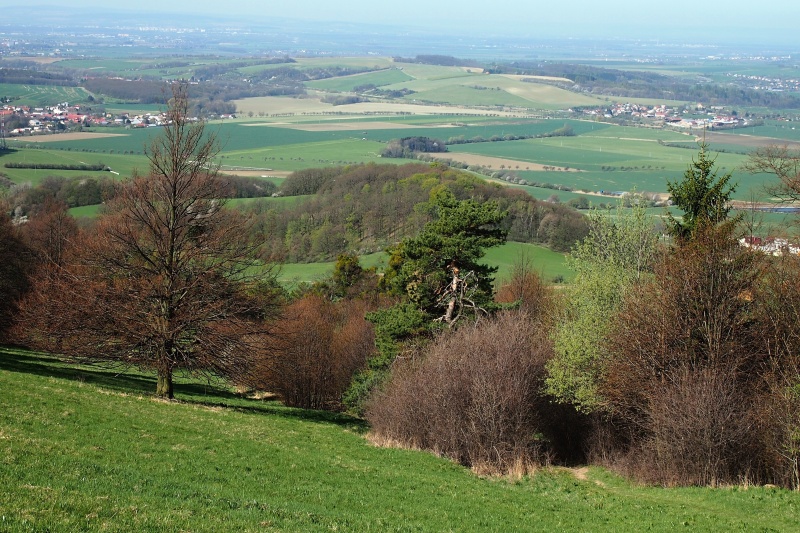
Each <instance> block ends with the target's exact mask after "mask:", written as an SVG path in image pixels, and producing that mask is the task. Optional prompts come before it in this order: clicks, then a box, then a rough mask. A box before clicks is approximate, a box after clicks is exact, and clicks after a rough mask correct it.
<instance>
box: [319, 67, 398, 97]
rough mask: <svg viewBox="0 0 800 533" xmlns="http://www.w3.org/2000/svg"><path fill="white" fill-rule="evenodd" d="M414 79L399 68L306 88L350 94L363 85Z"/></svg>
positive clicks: (355, 75)
mask: <svg viewBox="0 0 800 533" xmlns="http://www.w3.org/2000/svg"><path fill="white" fill-rule="evenodd" d="M412 79H413V78H412V77H411V76H409V75H408V74H405V73H404V72H403V71H402V70H399V69H397V68H392V69H384V70H379V71H377V72H365V73H363V74H353V75H351V76H342V77H339V78H331V79H327V80H315V81H309V82H306V86H307V87H310V88H312V89H321V90H324V91H333V92H349V91H352V90H353V88H354V87H358V86H361V85H370V84H371V85H375V86H376V87H383V86H384V85H392V84H394V83H402V82H406V81H409V80H412Z"/></svg>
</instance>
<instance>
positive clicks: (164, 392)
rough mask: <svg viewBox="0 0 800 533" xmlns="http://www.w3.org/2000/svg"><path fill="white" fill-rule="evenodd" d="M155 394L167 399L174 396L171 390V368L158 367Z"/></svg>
mask: <svg viewBox="0 0 800 533" xmlns="http://www.w3.org/2000/svg"><path fill="white" fill-rule="evenodd" d="M156 396H159V397H161V398H167V399H169V400H171V399H173V398H174V397H175V395H174V393H173V390H172V370H170V369H159V371H158V385H156Z"/></svg>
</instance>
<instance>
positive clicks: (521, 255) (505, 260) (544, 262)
mask: <svg viewBox="0 0 800 533" xmlns="http://www.w3.org/2000/svg"><path fill="white" fill-rule="evenodd" d="M522 259H527V260H528V261H529V263H530V265H531V266H532V267H533V269H534V270H536V271H537V272H539V273H540V274H541V276H542V278H543V279H544V280H545V281H548V282H549V281H551V280H553V279H555V278H557V277H558V278H561V279H563V280H565V281H569V280H571V279H572V278H573V277H575V273H574V272H572V271H571V270H569V269H568V268H567V267H566V262H565V256H564V254H560V253H558V252H553V251H552V250H550V249H548V248H545V247H543V246H537V245H535V244H526V243H520V242H508V243H506V244H504V245H502V246H498V247H496V248H491V249H489V250H487V251H486V256H485V257H484V259H483V262H484V263H485V264H487V265H491V266H496V267H498V269H499V270H498V271H497V274H496V275H495V279H496V280H497V282H499V283H502V282H503V281H505V280H507V279H508V278H509V277H510V276H511V271H512V269H513V267H514V265H515V264H516V263H518V262H520V261H521V260H522ZM359 260H360V262H361V266H363V267H364V268H371V267H377V268H378V270H379V271H380V270H382V269H383V268H385V266H386V260H387V256H386V254H384V253H375V254H369V255H364V256H361V257H360V258H359ZM334 264H335V262H334V261H331V262H326V263H286V264H283V265H281V272H280V275H279V279H280V281H281V282H282V283H288V284H297V283H310V282H314V281H319V280H321V279H323V278H325V277H328V276H330V275H331V274H332V273H333V267H334Z"/></svg>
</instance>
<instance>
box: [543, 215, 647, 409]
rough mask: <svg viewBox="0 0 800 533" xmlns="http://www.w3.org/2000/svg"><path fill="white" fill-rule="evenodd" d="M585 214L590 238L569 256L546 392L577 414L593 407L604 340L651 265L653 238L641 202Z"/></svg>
mask: <svg viewBox="0 0 800 533" xmlns="http://www.w3.org/2000/svg"><path fill="white" fill-rule="evenodd" d="M633 205H634V206H633V207H632V208H631V209H625V208H623V206H622V205H621V204H620V205H619V206H618V207H617V209H616V212H612V211H610V210H609V211H607V212H604V213H603V212H597V211H594V212H592V213H590V214H589V216H588V219H589V227H590V230H589V235H588V236H587V237H586V238H585V239H584V240H583V241H581V242H580V243H579V244H578V245H577V246H576V247H575V248H574V249H573V252H572V256H571V258H570V264H571V266H572V268H573V269H574V270H575V271H576V272H577V274H578V275H577V276H576V279H575V282H574V283H573V284H572V285H571V288H570V289H569V294H568V297H567V303H566V306H565V309H564V313H563V314H562V316H561V317H560V320H559V321H558V323H557V324H556V327H555V333H554V341H555V355H554V357H553V358H552V359H551V360H550V361H549V362H548V368H547V369H548V372H549V376H548V378H547V388H548V392H549V393H550V394H551V395H553V396H554V397H555V398H556V399H557V400H558V401H560V402H564V403H570V404H572V405H574V406H575V407H576V408H578V409H579V410H581V411H585V412H590V411H594V410H596V409H598V408H599V407H600V405H601V404H602V399H601V398H600V395H599V393H598V390H597V388H598V384H599V379H600V374H601V371H602V366H603V363H604V358H605V352H604V349H603V340H604V338H605V336H606V335H607V334H608V332H609V331H610V329H611V320H612V317H613V316H614V314H615V313H616V312H617V311H618V310H619V307H620V305H621V303H622V300H623V297H624V295H625V293H626V292H627V291H628V290H630V288H631V287H632V286H633V285H634V284H635V283H637V282H638V281H639V280H640V279H641V277H642V275H643V274H644V273H645V272H648V271H649V270H650V268H651V267H652V263H653V260H654V257H655V253H656V245H657V242H658V236H657V234H656V233H655V231H654V223H653V220H652V218H651V217H650V216H649V215H648V214H647V212H646V211H645V208H644V204H643V203H634V204H633Z"/></svg>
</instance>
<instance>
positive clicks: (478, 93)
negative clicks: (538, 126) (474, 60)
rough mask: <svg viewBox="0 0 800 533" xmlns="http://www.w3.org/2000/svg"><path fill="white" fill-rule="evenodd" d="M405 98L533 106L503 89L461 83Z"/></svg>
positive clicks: (482, 104) (462, 103)
mask: <svg viewBox="0 0 800 533" xmlns="http://www.w3.org/2000/svg"><path fill="white" fill-rule="evenodd" d="M405 99H406V100H412V101H426V102H436V103H446V104H454V105H468V106H513V107H529V108H533V107H535V104H534V103H533V102H531V101H529V100H526V99H524V98H520V97H519V96H515V95H513V94H510V93H508V92H506V91H504V90H497V89H476V88H474V87H465V86H463V85H451V86H447V87H439V88H435V89H430V90H427V91H420V92H418V93H415V94H410V95H408V96H406V97H405Z"/></svg>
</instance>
